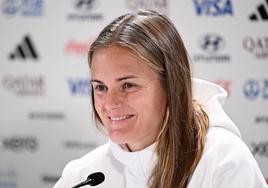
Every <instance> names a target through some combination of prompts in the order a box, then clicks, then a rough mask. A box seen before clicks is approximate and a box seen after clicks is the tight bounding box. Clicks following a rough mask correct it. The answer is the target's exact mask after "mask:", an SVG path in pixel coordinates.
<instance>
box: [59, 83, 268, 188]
mask: <svg viewBox="0 0 268 188" xmlns="http://www.w3.org/2000/svg"><path fill="white" fill-rule="evenodd" d="M193 95H194V99H196V100H197V101H199V102H200V103H201V104H202V105H203V106H205V109H206V111H207V113H208V115H209V120H210V127H209V131H208V134H207V136H206V143H205V149H204V152H203V155H202V158H201V160H200V162H199V163H198V165H197V167H196V169H195V171H194V173H193V174H192V177H191V179H190V181H189V184H188V186H187V188H268V186H267V184H266V183H265V180H264V177H263V175H262V173H261V171H260V169H259V167H258V165H257V163H256V161H255V159H254V157H253V156H252V154H251V152H250V151H249V149H248V148H247V146H246V145H245V144H244V142H243V141H242V140H241V138H240V133H239V131H238V129H237V127H236V126H235V125H234V123H233V122H232V121H231V120H230V118H229V117H228V116H227V115H226V113H225V112H224V111H223V109H222V107H221V105H222V104H223V103H224V100H225V99H226V96H227V92H226V91H225V90H224V89H223V88H221V87H219V86H217V85H216V84H213V83H211V82H207V81H204V80H199V79H194V80H193ZM154 149H155V144H153V145H151V146H149V147H147V148H145V149H143V150H141V151H137V152H127V151H125V150H123V149H122V148H121V147H120V146H118V145H117V144H114V143H112V142H108V143H107V144H105V145H103V146H100V147H98V148H97V149H95V150H93V151H91V152H90V153H88V154H87V155H85V156H83V157H82V158H80V159H77V160H74V161H71V162H69V163H68V164H67V165H66V167H65V168H64V170H63V173H62V176H61V178H60V179H59V181H58V182H57V183H56V185H55V186H54V188H71V187H72V186H74V185H76V184H78V183H80V182H82V181H85V180H86V179H87V176H88V175H89V174H91V173H94V172H103V173H104V175H105V180H104V182H103V183H101V184H99V185H97V186H95V187H96V188H147V187H148V185H147V181H148V179H149V177H150V174H151V172H152V169H153V167H154V165H155V163H156V161H157V157H156V154H155V153H154ZM84 187H90V186H84Z"/></svg>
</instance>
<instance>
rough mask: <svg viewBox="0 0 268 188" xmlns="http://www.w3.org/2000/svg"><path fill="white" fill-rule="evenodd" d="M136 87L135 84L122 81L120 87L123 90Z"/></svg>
mask: <svg viewBox="0 0 268 188" xmlns="http://www.w3.org/2000/svg"><path fill="white" fill-rule="evenodd" d="M136 87H137V85H136V84H134V83H129V82H126V83H123V86H122V89H123V90H130V89H134V88H136Z"/></svg>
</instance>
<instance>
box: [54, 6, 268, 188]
mask: <svg viewBox="0 0 268 188" xmlns="http://www.w3.org/2000/svg"><path fill="white" fill-rule="evenodd" d="M89 66H90V69H91V82H92V87H93V89H92V92H93V93H92V104H93V110H94V115H95V118H96V122H97V125H98V126H99V127H100V128H104V130H105V131H106V132H107V135H108V137H109V142H108V143H107V144H105V145H103V146H100V147H98V148H96V149H95V150H93V151H91V152H89V153H88V154H86V155H85V156H83V157H82V158H80V159H77V160H74V161H71V162H70V163H68V165H67V166H66V167H65V169H64V171H63V174H62V177H61V178H60V180H59V181H58V182H57V184H56V185H55V186H54V188H67V187H71V186H74V185H77V186H75V187H80V186H82V185H93V184H94V179H91V178H90V177H91V176H89V179H88V181H86V182H83V181H84V180H86V179H87V177H88V174H95V172H102V173H103V174H104V175H105V179H103V176H102V178H101V181H98V184H99V185H97V187H99V188H111V187H116V188H137V187H138V188H146V187H149V188H177V187H178V188H185V187H187V188H197V187H201V188H215V187H217V188H238V187H247V188H264V187H267V186H266V184H265V180H264V178H263V176H262V173H261V171H260V169H259V167H258V165H257V163H256V161H255V159H254V158H253V156H252V154H251V153H250V151H249V150H248V148H247V146H246V145H245V144H244V142H243V141H242V140H241V139H240V133H239V131H238V129H237V128H236V126H235V125H234V123H233V122H232V121H231V120H230V118H229V117H228V116H227V114H226V113H225V112H224V111H223V109H222V107H221V104H222V103H223V102H224V99H225V98H226V96H227V93H226V91H225V90H224V89H223V88H221V87H219V86H218V85H216V84H213V83H210V82H207V81H204V80H199V79H194V78H192V77H191V70H190V65H189V61H188V58H187V52H186V49H185V47H184V44H183V41H182V39H181V37H180V35H179V33H178V31H177V30H176V28H175V26H174V25H173V24H172V23H171V21H170V20H169V19H168V18H167V17H165V16H163V15H160V14H158V13H157V12H154V11H140V12H138V13H136V14H126V15H123V16H120V17H118V18H117V19H115V20H114V21H113V22H112V23H111V24H109V25H108V26H106V27H105V28H104V29H103V30H102V32H101V33H100V34H99V36H98V38H97V39H96V41H95V42H93V43H92V45H91V47H90V51H89ZM80 182H83V183H82V184H80ZM94 185H96V184H94Z"/></svg>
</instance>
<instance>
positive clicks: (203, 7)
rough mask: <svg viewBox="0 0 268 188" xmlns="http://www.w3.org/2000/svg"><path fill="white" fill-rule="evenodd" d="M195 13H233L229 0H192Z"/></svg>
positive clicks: (210, 14) (219, 14)
mask: <svg viewBox="0 0 268 188" xmlns="http://www.w3.org/2000/svg"><path fill="white" fill-rule="evenodd" d="M193 2H194V5H195V10H196V14H197V15H199V16H201V15H207V16H223V15H233V6H232V1H231V0H193Z"/></svg>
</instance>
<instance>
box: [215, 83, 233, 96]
mask: <svg viewBox="0 0 268 188" xmlns="http://www.w3.org/2000/svg"><path fill="white" fill-rule="evenodd" d="M214 83H216V84H218V85H220V86H221V87H223V88H224V89H225V90H226V91H227V93H228V96H230V95H231V92H232V88H231V87H232V81H231V80H223V79H218V80H215V81H214Z"/></svg>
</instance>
